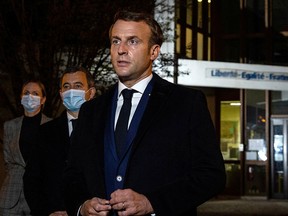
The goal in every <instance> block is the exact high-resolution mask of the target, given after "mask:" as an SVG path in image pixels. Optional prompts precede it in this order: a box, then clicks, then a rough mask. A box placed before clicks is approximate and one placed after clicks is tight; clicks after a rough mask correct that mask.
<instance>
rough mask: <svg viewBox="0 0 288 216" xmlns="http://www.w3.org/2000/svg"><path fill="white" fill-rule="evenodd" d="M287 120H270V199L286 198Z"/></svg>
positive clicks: (287, 186)
mask: <svg viewBox="0 0 288 216" xmlns="http://www.w3.org/2000/svg"><path fill="white" fill-rule="evenodd" d="M287 134H288V118H272V119H271V156H272V157H271V163H272V164H271V170H272V172H271V174H272V176H271V177H272V178H271V179H272V181H271V183H272V187H271V188H272V198H282V199H287V198H288V183H287V182H288V177H287V176H288V175H287V173H288V168H287V167H288V165H287V157H288V155H287V154H288V153H287V139H288V138H287Z"/></svg>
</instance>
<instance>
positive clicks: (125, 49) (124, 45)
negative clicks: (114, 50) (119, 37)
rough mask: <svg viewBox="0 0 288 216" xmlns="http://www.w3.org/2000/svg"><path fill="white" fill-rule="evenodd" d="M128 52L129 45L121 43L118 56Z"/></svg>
mask: <svg viewBox="0 0 288 216" xmlns="http://www.w3.org/2000/svg"><path fill="white" fill-rule="evenodd" d="M127 53H128V51H127V44H125V43H120V44H119V47H118V54H119V55H125V54H127Z"/></svg>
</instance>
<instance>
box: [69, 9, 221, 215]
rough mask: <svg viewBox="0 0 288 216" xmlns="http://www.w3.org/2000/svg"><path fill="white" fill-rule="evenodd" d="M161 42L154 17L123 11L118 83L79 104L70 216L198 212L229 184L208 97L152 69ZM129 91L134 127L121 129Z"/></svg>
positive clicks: (116, 57)
mask: <svg viewBox="0 0 288 216" xmlns="http://www.w3.org/2000/svg"><path fill="white" fill-rule="evenodd" d="M162 40H163V35H162V31H161V28H160V27H159V25H158V23H157V22H156V21H155V20H154V19H153V17H151V16H149V15H147V14H143V13H135V12H129V11H120V12H118V13H117V14H116V16H115V21H114V23H113V25H112V27H111V29H110V41H111V48H110V52H111V60H112V64H113V66H114V69H115V71H116V73H117V75H118V77H119V82H118V83H117V84H116V85H115V86H113V87H112V89H111V90H110V91H108V92H107V93H106V94H104V95H102V96H100V97H97V98H96V99H94V100H92V101H89V102H87V103H85V104H84V105H83V106H82V107H81V109H80V113H79V120H78V125H77V126H78V127H77V130H76V131H75V133H74V134H73V138H72V143H71V154H70V155H69V159H68V167H67V170H66V172H65V185H66V187H65V188H66V189H65V194H66V195H65V196H66V202H67V207H68V213H69V215H70V214H71V215H82V216H87V215H110V214H111V215H119V216H122V215H155V214H156V215H157V216H162V215H165V216H167V215H168V216H169V215H171V216H184V215H187V216H188V215H189V216H194V215H197V212H196V208H197V206H198V205H200V204H202V203H204V202H205V201H207V200H208V199H210V198H212V197H213V196H215V195H216V194H217V193H219V192H220V191H222V190H223V189H224V186H225V177H226V176H225V169H224V163H223V159H222V155H221V152H220V149H219V145H218V144H217V142H216V135H215V131H214V127H213V123H212V121H211V118H210V114H209V111H208V109H207V104H206V99H205V96H204V95H203V94H202V93H201V92H200V91H197V90H192V89H188V88H185V87H181V86H178V85H174V84H172V83H169V82H168V81H165V80H163V79H161V78H160V77H159V76H158V75H156V74H155V73H153V72H152V63H153V61H154V60H155V59H156V58H157V56H158V54H159V52H160V47H161V44H162ZM125 89H133V90H132V91H133V93H132V102H131V103H130V105H131V110H130V114H128V116H129V119H128V126H126V129H127V127H128V130H127V131H126V132H125V133H124V132H123V133H122V135H118V130H119V129H118V124H119V122H118V120H117V119H118V118H119V119H120V118H121V119H122V115H121V113H122V110H123V109H124V107H126V104H128V103H127V101H128V100H129V99H127V98H128V96H127V95H126V91H127V90H125ZM122 90H123V91H122ZM123 97H124V99H123ZM122 104H123V107H122ZM121 107H122V108H121ZM120 110H121V111H120ZM118 116H119V117H118ZM120 116H121V117H120ZM126 116H127V114H126ZM121 121H122V123H123V122H124V120H121ZM114 133H115V135H114ZM126 133H127V134H126ZM119 137H120V139H121V138H123V137H126V139H125V141H124V143H122V144H121V145H120V144H119V143H120V142H119V141H118V140H119Z"/></svg>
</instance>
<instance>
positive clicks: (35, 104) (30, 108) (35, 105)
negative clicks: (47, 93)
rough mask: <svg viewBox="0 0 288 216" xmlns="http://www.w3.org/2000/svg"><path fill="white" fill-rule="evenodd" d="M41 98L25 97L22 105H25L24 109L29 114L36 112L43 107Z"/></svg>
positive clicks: (22, 99)
mask: <svg viewBox="0 0 288 216" xmlns="http://www.w3.org/2000/svg"><path fill="white" fill-rule="evenodd" d="M40 101H41V97H40V96H36V95H31V94H29V95H23V96H22V98H21V104H22V105H23V107H24V109H25V110H26V111H27V112H29V113H32V112H35V111H36V110H38V109H39V107H40V106H41V103H40Z"/></svg>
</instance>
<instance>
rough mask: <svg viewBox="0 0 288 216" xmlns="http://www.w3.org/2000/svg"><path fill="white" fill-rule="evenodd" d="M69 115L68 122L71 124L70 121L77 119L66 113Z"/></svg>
mask: <svg viewBox="0 0 288 216" xmlns="http://www.w3.org/2000/svg"><path fill="white" fill-rule="evenodd" d="M66 113H67V119H68V122H70V120H72V119H76V118H75V117H74V116H72V115H71V114H70V113H68V112H66Z"/></svg>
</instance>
